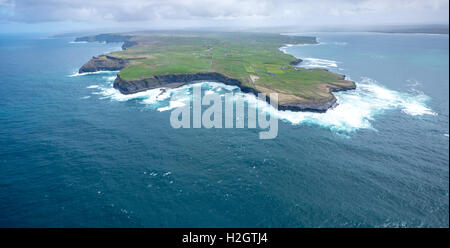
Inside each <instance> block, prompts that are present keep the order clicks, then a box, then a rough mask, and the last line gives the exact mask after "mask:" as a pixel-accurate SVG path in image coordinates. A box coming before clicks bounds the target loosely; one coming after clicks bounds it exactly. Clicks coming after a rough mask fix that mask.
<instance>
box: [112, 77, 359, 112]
mask: <svg viewBox="0 0 450 248" xmlns="http://www.w3.org/2000/svg"><path fill="white" fill-rule="evenodd" d="M195 81H197V82H198V81H214V82H221V83H223V84H226V85H233V86H237V87H239V88H240V89H241V91H242V92H244V93H251V94H254V95H258V93H260V92H259V91H257V90H256V89H254V88H250V87H247V86H244V85H242V83H241V82H240V81H239V80H236V79H233V78H229V77H226V76H224V75H222V74H220V73H216V72H207V73H195V74H168V75H160V76H153V77H150V78H142V79H137V80H130V81H126V80H124V79H122V78H121V77H120V74H118V75H117V78H116V80H115V81H114V88H116V89H118V90H119V91H120V92H121V93H122V94H133V93H137V92H140V91H145V90H149V89H156V88H161V87H164V88H178V87H180V86H183V85H186V84H190V83H193V82H195ZM355 88H356V85H355V84H354V83H353V85H352V86H346V87H342V86H338V85H336V86H331V87H329V90H330V92H336V91H343V90H351V89H355ZM331 96H332V97H331V99H329V100H325V101H321V102H300V101H298V102H292V103H289V104H282V105H281V104H280V105H278V109H279V110H291V111H311V112H325V111H327V110H328V109H329V108H331V107H333V106H335V105H336V98H335V97H334V95H332V94H331ZM266 101H267V102H268V103H270V99H269V97H266Z"/></svg>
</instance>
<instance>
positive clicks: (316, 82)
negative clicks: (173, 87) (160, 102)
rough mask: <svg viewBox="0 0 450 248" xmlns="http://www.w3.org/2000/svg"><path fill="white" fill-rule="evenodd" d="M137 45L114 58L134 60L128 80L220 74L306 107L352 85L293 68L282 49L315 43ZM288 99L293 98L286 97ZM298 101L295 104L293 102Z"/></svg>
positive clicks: (229, 38) (156, 41) (259, 38)
mask: <svg viewBox="0 0 450 248" xmlns="http://www.w3.org/2000/svg"><path fill="white" fill-rule="evenodd" d="M131 35H132V36H133V38H131V40H133V41H136V42H137V43H138V45H136V46H133V47H131V48H128V49H126V50H124V51H119V52H114V53H111V54H109V55H110V56H114V57H120V58H126V59H132V60H130V63H129V64H128V66H127V67H126V68H124V69H123V70H122V71H120V76H121V78H122V79H124V80H134V79H139V78H146V77H152V76H155V75H162V74H177V73H198V72H219V73H222V74H223V75H225V76H228V77H231V78H235V79H238V80H240V81H241V82H242V83H243V84H244V85H246V86H250V87H252V88H256V89H257V90H259V91H261V92H266V93H270V92H277V93H281V94H282V95H283V96H285V97H281V99H280V100H281V101H284V100H286V99H288V100H289V101H292V99H293V98H296V99H297V100H299V99H301V100H302V101H317V100H323V99H328V98H332V95H331V93H330V91H329V88H330V87H331V88H332V87H338V86H339V85H340V84H342V85H344V86H345V85H348V84H349V82H348V81H345V80H342V76H341V75H338V74H335V73H331V72H328V71H326V70H322V69H313V70H307V69H302V68H298V67H295V66H292V65H290V64H289V63H290V62H293V61H295V60H296V58H295V57H293V56H291V55H288V54H285V53H283V52H281V51H280V50H279V48H280V47H281V46H283V45H285V44H314V43H316V39H315V38H314V37H300V36H285V35H278V34H261V33H189V34H187V33H135V34H131ZM286 96H289V97H286ZM294 100H295V99H294Z"/></svg>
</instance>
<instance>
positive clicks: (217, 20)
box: [0, 0, 449, 32]
mask: <svg viewBox="0 0 450 248" xmlns="http://www.w3.org/2000/svg"><path fill="white" fill-rule="evenodd" d="M448 18H449V1H448V0H340V1H339V0H219V1H217V0H214V1H213V0H120V1H112V0H39V1H35V0H0V28H1V29H2V31H3V32H9V31H11V32H12V31H17V30H27V31H31V30H33V29H41V30H42V29H47V30H50V31H71V29H74V30H83V29H93V28H104V27H121V28H130V29H152V28H186V27H215V26H217V27H236V28H240V27H269V26H298V27H300V28H302V27H318V26H339V25H345V26H349V25H357V26H364V25H371V26H373V25H385V24H448Z"/></svg>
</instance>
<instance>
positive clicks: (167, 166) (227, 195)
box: [0, 33, 449, 227]
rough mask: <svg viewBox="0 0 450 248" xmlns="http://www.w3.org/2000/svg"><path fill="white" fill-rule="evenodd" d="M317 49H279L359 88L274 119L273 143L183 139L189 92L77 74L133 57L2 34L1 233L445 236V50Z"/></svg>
mask: <svg viewBox="0 0 450 248" xmlns="http://www.w3.org/2000/svg"><path fill="white" fill-rule="evenodd" d="M310 35H311V34H310ZM314 35H317V37H319V40H320V44H319V45H313V46H289V47H285V48H283V50H284V51H286V52H288V53H291V54H293V55H295V56H297V57H299V58H303V59H305V62H304V63H303V66H305V67H317V66H320V67H323V68H327V69H329V70H332V71H336V72H339V73H343V74H345V75H346V76H347V77H349V78H350V79H352V80H354V81H356V82H357V86H358V88H357V90H355V91H348V92H340V93H337V94H336V95H337V98H338V103H339V105H338V106H337V107H336V108H335V109H333V110H330V111H328V112H327V113H325V114H311V113H292V112H277V113H276V116H277V117H278V118H280V119H281V120H282V121H280V122H279V133H278V137H277V138H276V139H273V140H259V139H258V133H259V131H260V130H257V129H173V128H172V127H171V126H170V122H169V117H170V110H169V109H170V104H171V103H170V101H169V99H168V97H167V96H168V95H177V94H178V95H183V94H184V95H186V89H179V90H175V91H170V92H169V93H168V94H167V95H166V96H165V97H162V98H161V99H157V98H156V97H155V93H154V92H151V91H149V92H144V93H140V94H138V95H132V96H128V97H123V96H121V95H120V94H118V93H117V92H116V91H114V89H112V87H111V82H112V81H113V80H114V77H115V73H114V72H109V73H108V72H107V73H98V74H87V75H77V74H76V71H77V69H78V68H79V67H80V66H81V65H82V64H83V63H84V62H86V61H87V60H88V59H89V58H90V57H91V56H94V55H98V54H101V53H105V52H108V51H114V50H118V49H120V45H121V44H100V43H79V44H77V43H70V41H71V39H48V38H45V37H47V36H45V35H42V36H17V35H16V36H7V35H2V36H0V58H1V62H0V65H1V66H0V75H2V77H1V79H0V83H1V85H2V87H3V88H2V90H1V91H0V208H1V212H0V226H2V227H17V226H27V227H36V226H38V227H122V226H124V227H422V226H425V227H448V225H449V223H448V220H449V215H448V213H449V208H448V203H449V196H448V191H449V177H448V175H449V170H448V156H449V153H448V151H449V137H448V133H449V131H448V125H449V122H448V119H449V117H448V116H449V115H448V114H449V96H448V90H449V89H448V87H449V71H448V63H449V50H448V42H449V41H448V36H442V35H417V34H408V35H400V34H389V35H386V34H365V33H353V34H352V33H348V34H343V33H341V34H330V33H319V34H314ZM202 87H204V88H205V89H209V90H211V91H215V92H219V93H223V92H227V91H237V90H236V89H230V88H226V87H225V88H224V87H222V86H221V85H218V84H214V83H205V84H203V85H202ZM242 97H244V96H242Z"/></svg>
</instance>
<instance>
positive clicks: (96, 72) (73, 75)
mask: <svg viewBox="0 0 450 248" xmlns="http://www.w3.org/2000/svg"><path fill="white" fill-rule="evenodd" d="M118 72H119V71H94V72H83V73H78V72H75V73H73V74H71V75H68V77H79V76H85V75H91V74H105V73H118Z"/></svg>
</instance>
